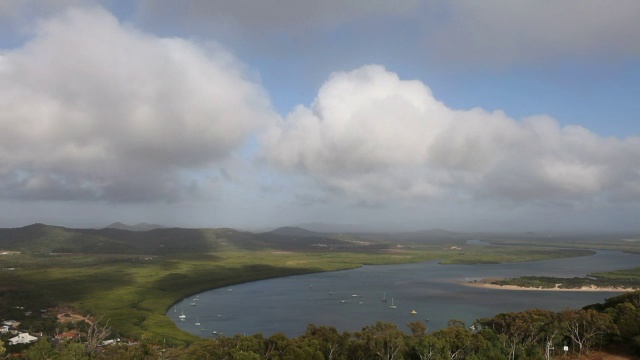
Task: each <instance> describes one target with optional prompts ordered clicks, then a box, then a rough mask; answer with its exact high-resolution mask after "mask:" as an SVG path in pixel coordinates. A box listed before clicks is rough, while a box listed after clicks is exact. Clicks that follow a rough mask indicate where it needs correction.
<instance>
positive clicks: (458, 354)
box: [432, 326, 473, 360]
mask: <svg viewBox="0 0 640 360" xmlns="http://www.w3.org/2000/svg"><path fill="white" fill-rule="evenodd" d="M472 336H473V333H472V332H471V331H470V330H469V329H466V328H464V327H462V326H450V327H448V328H446V329H442V330H438V331H436V332H434V333H433V334H432V337H433V346H434V348H435V350H434V352H435V354H436V357H435V358H436V359H441V358H445V359H450V360H459V359H464V358H465V357H466V355H467V354H470V353H472Z"/></svg>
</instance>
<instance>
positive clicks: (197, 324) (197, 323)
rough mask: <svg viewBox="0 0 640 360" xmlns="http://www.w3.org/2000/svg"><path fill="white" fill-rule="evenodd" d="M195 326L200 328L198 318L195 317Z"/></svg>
mask: <svg viewBox="0 0 640 360" xmlns="http://www.w3.org/2000/svg"><path fill="white" fill-rule="evenodd" d="M195 325H196V326H200V320H198V317H197V316H196V323H195Z"/></svg>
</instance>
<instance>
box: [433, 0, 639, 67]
mask: <svg viewBox="0 0 640 360" xmlns="http://www.w3.org/2000/svg"><path fill="white" fill-rule="evenodd" d="M436 3H438V2H437V1H436V2H433V4H434V5H435V4H436ZM433 8H434V9H439V12H438V11H434V12H432V13H433V14H440V15H442V14H446V16H443V17H442V19H443V20H442V21H436V22H435V24H432V23H426V26H425V33H424V41H425V45H427V48H429V49H431V50H432V51H433V52H434V53H436V54H438V56H441V57H443V58H444V59H446V60H451V59H455V60H456V61H458V62H463V63H469V60H471V62H472V63H473V64H474V65H477V64H478V63H481V64H487V63H489V64H497V65H504V64H512V63H535V62H540V61H547V60H549V59H553V58H570V59H580V58H583V57H584V56H593V55H596V56H597V57H604V58H628V57H630V56H631V57H633V56H637V55H638V54H639V53H640V27H638V26H637V21H636V19H637V17H638V15H640V3H639V2H637V1H633V0H622V1H616V3H615V6H612V4H611V3H609V2H606V1H597V0H595V1H592V0H589V1H582V0H568V1H552V0H543V1H538V0H525V1H517V2H516V1H506V2H505V1H499V0H489V1H482V2H469V1H460V0H455V1H451V2H445V3H439V5H438V6H433ZM465 59H466V60H465Z"/></svg>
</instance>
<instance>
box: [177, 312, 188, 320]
mask: <svg viewBox="0 0 640 360" xmlns="http://www.w3.org/2000/svg"><path fill="white" fill-rule="evenodd" d="M178 317H179V318H180V321H184V319H185V318H186V317H187V316H186V315H185V314H184V310H182V314H180V316H178Z"/></svg>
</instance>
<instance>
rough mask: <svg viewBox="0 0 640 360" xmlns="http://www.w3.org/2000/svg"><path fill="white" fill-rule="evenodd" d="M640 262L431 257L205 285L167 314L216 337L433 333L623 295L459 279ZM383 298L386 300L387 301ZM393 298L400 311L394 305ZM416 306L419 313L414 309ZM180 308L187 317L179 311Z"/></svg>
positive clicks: (614, 256) (638, 261)
mask: <svg viewBox="0 0 640 360" xmlns="http://www.w3.org/2000/svg"><path fill="white" fill-rule="evenodd" d="M639 265H640V256H639V255H633V254H625V253H621V252H617V251H599V252H598V253H597V254H595V255H592V256H583V257H577V258H571V259H558V260H545V261H536V262H523V263H512V264H491V265H487V264H484V265H440V264H438V263H437V262H436V261H431V262H424V263H417V264H403V265H375V266H364V267H361V268H358V269H354V270H345V271H337V272H331V273H319V274H309V275H299V276H290V277H284V278H277V279H271V280H263V281H256V282H251V283H246V284H240V285H235V286H232V287H230V288H223V289H215V290H210V291H206V292H203V293H200V294H198V295H197V296H193V297H190V298H188V299H184V300H182V301H181V302H178V303H177V304H176V306H175V307H174V308H172V309H170V310H169V311H168V312H167V316H169V317H170V318H171V319H172V320H173V321H175V323H176V324H177V326H178V327H179V328H180V329H182V330H185V331H187V332H190V333H192V334H195V335H199V336H203V337H211V336H215V335H213V331H215V332H216V333H223V334H224V335H229V336H231V335H234V334H255V333H263V334H264V335H265V336H270V335H272V334H274V333H276V332H283V333H284V334H286V335H287V336H290V337H295V336H299V335H301V334H302V333H304V331H305V328H306V326H307V324H309V323H314V324H316V325H330V326H334V327H336V328H337V329H338V330H339V331H358V330H360V329H362V327H363V326H366V325H373V324H375V322H376V321H378V320H381V321H387V322H393V323H395V324H397V325H398V327H399V328H400V329H402V330H408V329H407V328H406V324H407V323H409V322H412V321H418V320H421V321H425V322H426V323H427V325H428V327H429V329H430V330H431V331H433V330H437V329H441V328H444V327H446V325H447V321H449V320H450V319H459V320H463V321H465V322H466V323H467V324H469V325H470V324H471V323H472V322H473V321H474V320H476V319H478V318H482V317H491V316H494V315H496V314H498V313H501V312H509V311H522V310H526V309H532V308H541V309H548V310H562V309H564V308H580V307H582V306H585V305H588V304H593V303H596V302H602V301H604V299H606V298H609V297H612V296H615V295H618V294H619V293H615V292H560V291H553V292H552V291H525V290H523V291H509V290H493V289H482V288H474V287H469V286H464V285H460V284H459V282H465V281H473V280H479V279H482V278H493V277H519V276H525V275H535V276H557V277H575V276H578V277H584V276H585V275H587V274H588V273H592V272H599V271H610V270H617V269H627V268H631V267H635V266H639ZM353 295H357V296H353ZM383 296H386V298H387V300H388V301H387V302H382V298H383ZM193 299H197V300H195V301H194V300H193ZM392 299H393V303H394V305H395V306H396V308H395V309H394V308H390V307H389V305H391V301H392ZM342 301H344V302H342ZM192 303H194V304H196V306H192V305H191V304H192ZM412 310H415V311H416V312H417V314H411V313H410V312H411V311H412ZM182 313H184V315H185V316H186V318H185V320H184V321H181V320H180V319H179V317H178V316H179V315H181V314H182ZM196 321H197V322H199V323H200V325H195V323H196Z"/></svg>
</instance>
